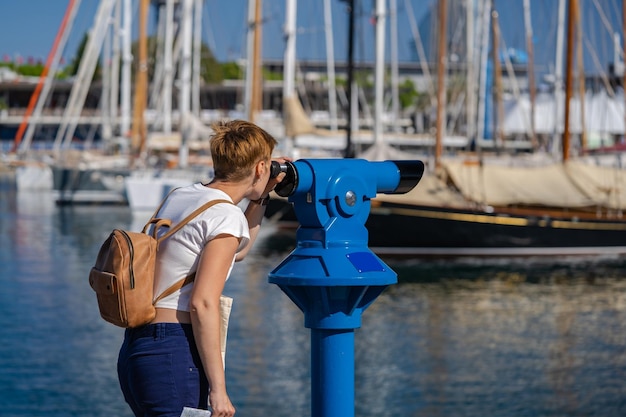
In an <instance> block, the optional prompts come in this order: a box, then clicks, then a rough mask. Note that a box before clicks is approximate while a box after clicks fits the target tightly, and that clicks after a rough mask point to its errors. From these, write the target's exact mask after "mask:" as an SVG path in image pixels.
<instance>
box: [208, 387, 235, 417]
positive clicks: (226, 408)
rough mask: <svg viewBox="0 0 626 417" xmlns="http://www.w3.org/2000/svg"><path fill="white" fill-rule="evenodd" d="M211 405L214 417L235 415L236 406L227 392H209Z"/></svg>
mask: <svg viewBox="0 0 626 417" xmlns="http://www.w3.org/2000/svg"><path fill="white" fill-rule="evenodd" d="M209 405H210V406H211V408H212V409H213V411H212V414H211V416H212V417H232V416H234V415H235V407H233V404H232V403H231V402H230V398H228V395H227V394H226V393H225V392H224V393H219V392H214V391H213V390H211V392H210V393H209Z"/></svg>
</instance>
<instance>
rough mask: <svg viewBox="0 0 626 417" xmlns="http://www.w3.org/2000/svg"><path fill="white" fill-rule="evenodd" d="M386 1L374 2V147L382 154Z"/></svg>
mask: <svg viewBox="0 0 626 417" xmlns="http://www.w3.org/2000/svg"><path fill="white" fill-rule="evenodd" d="M385 1H386V0H376V66H375V80H374V88H375V92H374V146H376V147H377V152H378V153H379V154H380V153H381V152H382V148H381V146H382V141H383V121H382V114H383V94H384V88H383V87H384V84H383V83H384V69H385V18H386V9H385Z"/></svg>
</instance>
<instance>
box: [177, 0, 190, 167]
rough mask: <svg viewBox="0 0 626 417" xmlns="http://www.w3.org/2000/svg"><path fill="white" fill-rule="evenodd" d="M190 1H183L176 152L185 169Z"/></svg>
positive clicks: (187, 136)
mask: <svg viewBox="0 0 626 417" xmlns="http://www.w3.org/2000/svg"><path fill="white" fill-rule="evenodd" d="M192 9H193V3H192V0H183V16H182V17H183V20H182V26H181V29H182V35H183V50H182V59H181V61H180V76H179V79H180V94H179V101H180V102H179V103H178V112H179V126H180V130H181V132H182V143H181V146H180V150H179V152H178V165H179V166H180V167H181V168H186V167H187V162H188V158H189V149H188V143H187V141H188V139H189V133H190V127H191V126H190V125H189V109H190V106H191V82H190V81H191V41H192V39H191V38H192V27H191V26H192V16H191V15H192Z"/></svg>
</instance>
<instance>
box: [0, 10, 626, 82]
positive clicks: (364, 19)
mask: <svg viewBox="0 0 626 417" xmlns="http://www.w3.org/2000/svg"><path fill="white" fill-rule="evenodd" d="M396 1H397V5H398V32H399V33H398V38H399V42H398V49H399V51H398V52H399V59H400V61H411V60H414V59H415V58H414V57H415V56H416V52H415V47H414V46H412V45H411V40H412V34H411V24H410V20H409V11H408V9H407V5H409V6H410V7H411V8H412V9H413V16H414V18H415V21H417V22H418V23H419V22H420V21H421V20H422V18H423V17H424V15H425V14H426V13H427V12H428V10H429V8H430V7H434V6H433V5H436V1H435V0H396ZM457 1H458V0H457ZM137 3H138V2H137V0H134V1H133V4H134V11H135V12H136V9H137V7H138V6H137ZM247 3H248V0H205V1H204V5H205V6H204V13H203V25H202V26H203V27H202V32H203V38H204V40H205V42H206V43H207V44H208V45H209V46H210V48H211V49H212V50H213V51H214V54H215V55H216V56H217V58H218V59H219V60H220V61H227V60H237V59H240V58H243V57H244V55H245V33H246V23H245V20H246V17H247ZM374 3H375V0H361V6H360V7H361V9H360V10H359V11H358V14H359V15H360V16H361V17H360V19H359V23H358V24H357V31H358V32H357V39H358V40H357V42H356V43H355V59H356V60H357V62H358V61H359V60H361V61H371V60H373V58H374V26H373V25H372V24H371V23H370V16H371V14H372V13H373V10H374ZM448 3H449V4H451V3H453V1H452V0H448ZM67 4H68V1H67V0H0V59H3V57H4V56H9V57H11V58H15V57H16V56H18V55H20V56H21V57H23V59H25V60H26V59H28V57H32V58H34V59H35V60H42V61H45V59H46V57H47V55H48V52H49V50H50V48H51V46H52V42H53V40H54V37H55V35H56V33H57V30H58V28H59V25H60V23H61V20H62V17H63V14H64V12H65V8H66V6H67ZM98 4H99V1H98V0H82V1H81V4H80V8H79V10H78V15H77V18H76V20H75V23H74V27H73V29H72V32H71V34H70V39H69V41H68V44H67V46H66V48H65V50H64V58H65V60H66V61H68V60H69V59H71V58H72V57H73V56H74V54H75V53H76V49H77V46H78V43H79V42H80V40H81V38H82V37H83V35H84V33H85V32H87V31H88V30H89V28H90V27H91V26H92V24H93V21H94V16H95V12H96V10H97V7H98ZM331 5H332V15H333V31H334V39H335V41H334V49H335V59H336V60H337V61H345V59H346V48H347V46H346V45H347V14H346V12H345V3H343V2H341V1H340V0H331ZM557 5H558V1H557V0H531V9H532V15H533V17H532V20H533V27H534V33H535V57H536V63H537V64H538V65H541V66H542V67H543V70H544V71H548V72H550V71H551V70H550V68H553V67H554V56H555V54H554V48H555V44H556V25H557V22H556V8H557V7H556V6H557ZM496 6H497V7H498V12H499V14H500V22H501V29H502V34H503V39H504V42H505V43H506V45H507V46H508V47H513V48H518V49H521V50H525V49H526V46H525V36H524V23H523V9H522V0H500V1H497V2H496ZM581 7H582V9H583V20H584V22H583V24H584V25H585V69H586V71H587V72H591V73H598V72H601V71H605V70H606V67H607V66H608V62H610V61H612V58H613V57H612V54H613V45H612V41H611V39H612V32H619V33H620V35H621V33H622V29H621V0H582V1H581ZM284 9H285V0H263V14H264V19H265V21H264V25H263V56H264V58H266V59H281V58H282V57H283V50H284V40H283V36H282V28H283V24H284ZM297 15H298V18H297V27H298V35H297V47H296V49H297V51H298V52H297V54H298V58H299V59H317V60H324V59H325V57H326V47H325V39H324V27H323V25H324V21H323V2H322V0H299V1H298V13H297ZM154 18H155V13H151V19H154ZM452 26H454V25H452ZM388 27H389V26H388ZM457 35H458V36H462V35H463V34H462V33H461V34H458V33H457ZM133 37H136V33H134V35H133ZM387 45H389V44H387ZM427 46H428V45H427ZM388 57H389V47H387V59H388Z"/></svg>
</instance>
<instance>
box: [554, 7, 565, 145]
mask: <svg viewBox="0 0 626 417" xmlns="http://www.w3.org/2000/svg"><path fill="white" fill-rule="evenodd" d="M565 6H566V4H565V0H559V8H558V25H557V29H556V57H555V68H554V132H553V141H552V142H553V143H552V149H551V152H553V153H555V154H556V149H557V146H558V139H559V137H558V136H559V117H560V108H561V103H562V94H563V91H562V90H563V41H564V40H563V34H564V32H565V31H564V30H563V28H564V27H565Z"/></svg>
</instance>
